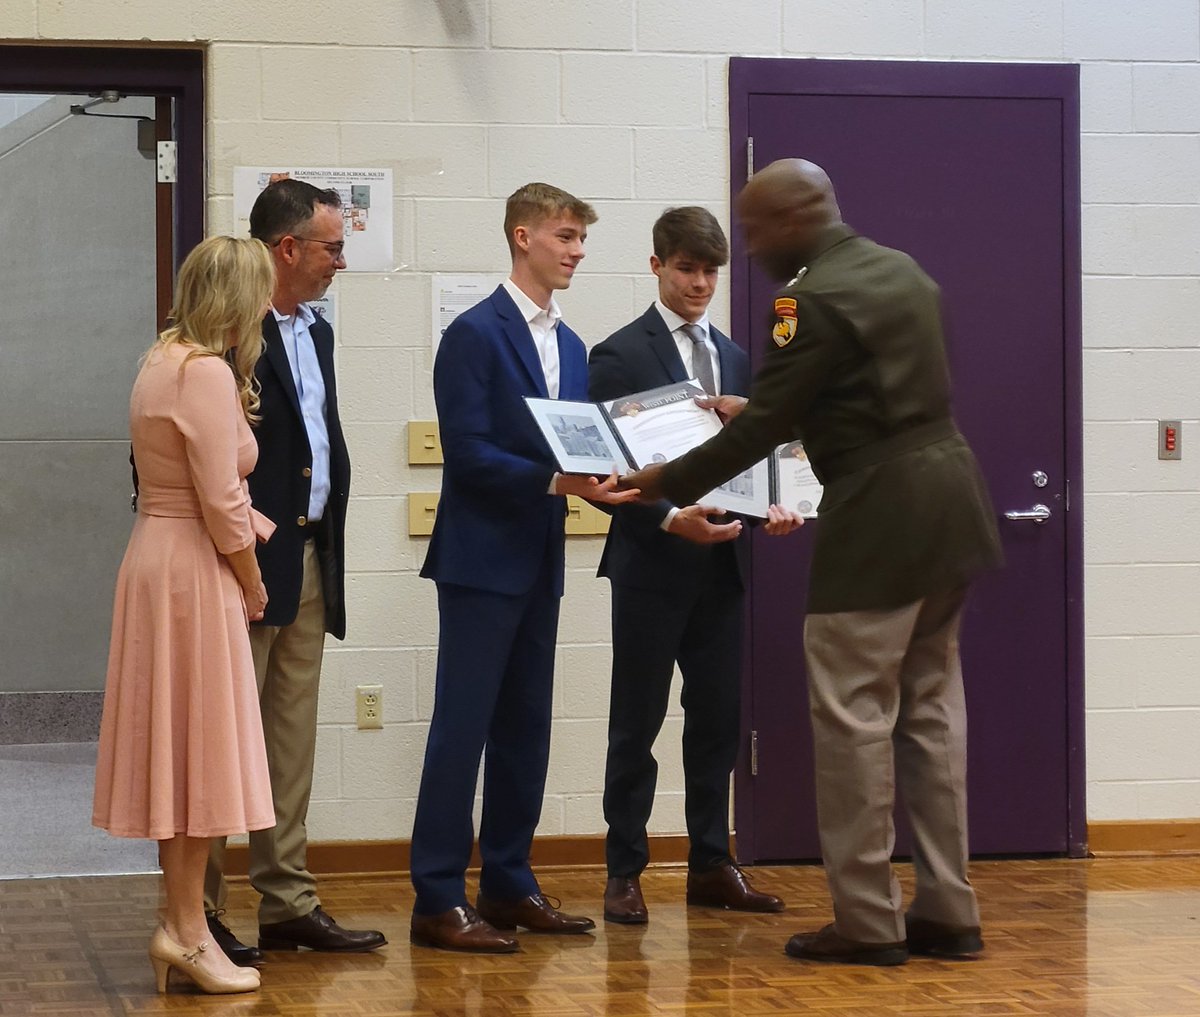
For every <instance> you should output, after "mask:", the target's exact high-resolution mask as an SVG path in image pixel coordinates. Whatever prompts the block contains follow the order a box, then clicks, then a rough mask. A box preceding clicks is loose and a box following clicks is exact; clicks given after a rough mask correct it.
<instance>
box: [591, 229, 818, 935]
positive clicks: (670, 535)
mask: <svg viewBox="0 0 1200 1017" xmlns="http://www.w3.org/2000/svg"><path fill="white" fill-rule="evenodd" d="M653 236H654V254H653V255H651V257H650V269H651V271H652V272H654V274H655V275H656V276H657V277H658V300H656V301H655V302H654V303H653V304H652V305H651V306H650V308H649V309H648V310H647V311H646V312H645V313H644V314H643V315H642V316H641V317H639V318H638V319H636V320H635V321H633V322H631V323H630V324H628V325H626V326H625V327H624V328H622V329H619V330H618V331H617V332H615V333H613V335H611V336H609V338H608V339H606V340H605V341H604V342H602V343H600V344H599V345H598V346H596V348H595V349H593V350H592V353H591V356H590V358H589V363H588V378H589V384H588V397H589V398H590V399H592V400H593V401H601V400H607V399H616V398H619V397H621V396H625V395H629V394H630V393H632V392H640V391H644V390H646V389H651V388H656V387H658V386H660V385H667V384H670V383H671V382H680V381H683V380H685V379H686V378H688V377H694V378H696V379H697V381H699V382H700V383H701V385H702V386H703V387H704V388H705V390H706V391H707V392H708V393H709V394H710V395H711V396H717V395H720V394H723V393H732V394H736V395H744V394H745V393H746V392H747V391H749V385H750V361H749V358H748V357H747V356H746V354H745V353H744V352H743V351H742V350H741V349H739V348H738V347H737V346H736V345H735V344H734V343H732V342H730V340H729V339H728V338H727V337H726V336H724V335H722V334H721V333H720V332H719V331H718V330H717V329H716V328H715V327H714V326H713V325H712V324H711V323H710V322H709V320H708V304H709V301H711V300H712V297H713V292H714V290H715V288H716V283H717V275H718V272H719V269H720V267H721V266H722V265H724V264H725V263H726V262H727V261H728V260H729V244H728V241H727V240H726V239H725V234H724V232H723V231H722V230H721V226H720V224H719V223H718V222H717V220H716V219H715V218H714V217H713V215H712V213H711V212H709V211H708V210H707V209H704V208H700V207H687V208H673V209H668V210H667V211H666V212H664V213H663V215H662V216H661V217H660V218H659V220H658V222H656V223H655V224H654V234H653ZM771 511H772V517H771V519H770V521H769V522H768V523H767V526H766V530H767V532H768V533H786V532H789V531H790V530H792V529H794V528H795V527H796V526H799V525H800V522H801V521H800V519H799V517H797V516H795V515H793V514H792V513H790V512H786V511H784V510H782V509H778V508H776V507H774V506H773V507H772V509H771ZM720 515H721V512H720V511H714V510H712V509H709V508H705V507H703V506H701V505H687V506H685V507H683V508H678V507H676V506H674V505H672V504H671V503H670V502H668V501H659V502H657V503H655V504H652V505H628V506H622V507H619V508H617V509H616V510H615V511H614V512H613V520H612V527H611V529H610V530H609V535H608V540H607V541H606V543H605V545H604V555H603V557H602V558H601V560H600V572H599V574H600V575H601V576H606V577H607V578H608V579H609V580H610V581H611V582H612V617H613V667H612V693H611V702H610V708H609V726H608V761H607V765H606V769H605V779H604V818H605V819H606V821H607V822H608V838H607V842H606V856H607V864H608V877H609V878H608V883H607V885H606V888H605V892H604V917H605V918H606V919H607V920H608V921H610V922H622V923H626V924H638V923H642V922H645V921H647V918H648V913H647V910H646V904H645V900H644V898H643V896H642V891H641V884H640V876H641V873H642V870H643V869H644V868H645V867H646V864H647V863H648V862H649V860H650V854H649V846H648V842H647V837H646V824H647V822H648V820H649V818H650V811H651V807H652V806H653V804H654V788H655V780H656V777H657V773H658V765H657V763H656V762H655V759H654V756H653V753H652V751H651V750H652V748H653V745H654V740H655V738H656V737H657V735H658V732H659V729H660V728H661V727H662V723H663V718H664V717H665V716H666V712H667V700H668V697H669V695H670V690H671V678H672V675H673V673H674V669H675V663H676V661H678V663H679V668H680V671H681V672H682V674H683V708H684V730H683V767H684V780H685V806H684V808H685V812H686V818H687V829H688V837H689V840H690V842H691V843H690V851H689V854H688V882H687V900H688V903H689V904H699V905H705V906H709V907H724V908H732V909H735V910H740V911H780V910H782V909H783V907H784V904H783V901H781V900H780V899H779V898H778V897H773V896H770V895H768V894H764V893H759V892H757V891H756V890H754V889H753V887H751V886H750V884H749V882H748V881H747V879H746V876H745V874H744V873H743V872H742V871H741V870H740V869H739V868H738V867H737V866H736V865H735V864H734V863H733V860H732V859H731V858H730V855H729V774H730V771H732V769H733V765H734V762H735V760H736V758H737V741H738V710H739V701H740V681H741V677H740V672H741V656H742V598H743V592H744V589H745V576H746V568H745V566H746V558H747V556H748V553H749V536H748V534H747V533H746V532H744V531H743V525H742V522H741V521H740V520H731V521H722V522H714V521H713V518H710V517H718V516H720Z"/></svg>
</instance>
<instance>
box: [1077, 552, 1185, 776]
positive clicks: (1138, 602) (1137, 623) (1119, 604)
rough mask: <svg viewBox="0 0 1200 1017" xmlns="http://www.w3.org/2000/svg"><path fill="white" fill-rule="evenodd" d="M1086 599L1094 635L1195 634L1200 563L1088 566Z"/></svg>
mask: <svg viewBox="0 0 1200 1017" xmlns="http://www.w3.org/2000/svg"><path fill="white" fill-rule="evenodd" d="M1084 600H1085V604H1086V608H1085V612H1084V615H1085V621H1084V628H1085V631H1086V633H1087V634H1088V635H1089V636H1129V635H1135V636H1174V635H1192V634H1194V633H1195V630H1196V604H1197V603H1200V563H1192V564H1184V565H1089V566H1087V567H1086V568H1085V569H1084ZM1193 751H1194V746H1193ZM1089 755H1090V753H1089Z"/></svg>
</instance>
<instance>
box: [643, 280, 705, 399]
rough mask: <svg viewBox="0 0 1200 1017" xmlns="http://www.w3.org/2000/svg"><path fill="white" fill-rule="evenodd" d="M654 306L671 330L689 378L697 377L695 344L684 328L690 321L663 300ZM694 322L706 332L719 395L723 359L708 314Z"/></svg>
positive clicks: (655, 302) (656, 302)
mask: <svg viewBox="0 0 1200 1017" xmlns="http://www.w3.org/2000/svg"><path fill="white" fill-rule="evenodd" d="M654 306H655V307H656V308H658V313H659V315H660V316H661V317H662V320H663V321H664V322H666V325H667V328H668V329H670V330H671V338H672V339H674V340H675V348H676V349H678V350H679V359H680V360H682V361H683V369H684V370H685V371H687V374H688V377H689V378H694V377H696V367H695V361H694V360H693V355H694V354H695V344H694V343H693V342H692V340H691V339H689V338H688V334H687V333H686V332H685V331H684V330H683V326H684V325H686V324H687V323H688V320H687V318H681V317H680V316H679V315H678V314H676V313H675V312H674V311H672V310H671V308H669V307H668V306H667V305H666V304H664V303H663V302H662V301H661V300H656V301H654ZM693 324H696V325H698V326H699V327H700V331H702V332H703V333H704V345H705V346H707V347H708V355H709V357H711V358H712V372H713V384H714V385H716V387H717V395H720V394H721V359H720V357H718V356H717V344H716V343H714V342H713V339H712V332H711V331H709V327H708V315H707V314H703V315H701V316H700V318H699V319H698V320H697V321H695V322H694V323H693Z"/></svg>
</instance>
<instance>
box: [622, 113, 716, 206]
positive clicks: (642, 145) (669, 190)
mask: <svg viewBox="0 0 1200 1017" xmlns="http://www.w3.org/2000/svg"><path fill="white" fill-rule="evenodd" d="M634 158H635V166H634V196H635V197H637V198H641V199H658V200H662V201H666V202H669V203H670V204H672V205H683V204H697V203H702V202H710V201H711V202H723V201H725V199H726V198H727V197H728V195H729V135H728V133H727V132H725V131H718V130H714V129H712V128H705V129H700V130H697V129H682V130H680V129H677V128H652V127H648V128H645V129H643V130H639V131H635V132H634Z"/></svg>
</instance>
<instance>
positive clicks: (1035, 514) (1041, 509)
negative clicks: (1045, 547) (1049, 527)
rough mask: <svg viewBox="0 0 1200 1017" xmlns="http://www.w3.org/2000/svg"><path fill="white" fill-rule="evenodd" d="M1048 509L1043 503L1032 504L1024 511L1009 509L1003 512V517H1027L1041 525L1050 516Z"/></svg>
mask: <svg viewBox="0 0 1200 1017" xmlns="http://www.w3.org/2000/svg"><path fill="white" fill-rule="evenodd" d="M1050 515H1051V513H1050V509H1049V508H1048V507H1047V506H1045V505H1034V506H1033V508H1031V509H1028V510H1027V511H1025V512H1016V511H1009V512H1005V513H1004V518H1005V519H1029V520H1031V521H1032V522H1035V523H1037V524H1038V526H1042V525H1044V524H1045V522H1046V520H1047V519H1049V518H1050Z"/></svg>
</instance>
